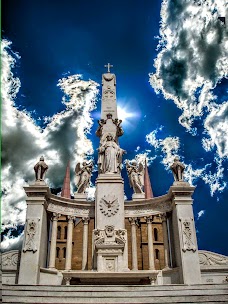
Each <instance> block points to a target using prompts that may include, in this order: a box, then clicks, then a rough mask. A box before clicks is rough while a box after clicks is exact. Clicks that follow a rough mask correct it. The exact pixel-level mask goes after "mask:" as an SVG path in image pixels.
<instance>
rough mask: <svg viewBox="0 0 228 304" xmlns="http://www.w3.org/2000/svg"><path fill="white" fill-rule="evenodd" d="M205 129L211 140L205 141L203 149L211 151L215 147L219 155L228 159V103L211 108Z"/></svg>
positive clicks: (206, 139) (205, 139)
mask: <svg viewBox="0 0 228 304" xmlns="http://www.w3.org/2000/svg"><path fill="white" fill-rule="evenodd" d="M204 127H205V129H206V131H207V134H208V135H209V136H210V138H204V139H203V147H204V149H205V150H206V151H210V150H211V149H212V148H213V147H214V146H215V145H216V147H217V151H218V155H219V156H220V157H221V158H222V157H228V102H224V103H222V104H220V105H216V104H215V105H214V106H213V107H211V112H210V114H208V116H207V118H206V120H205V123H204Z"/></svg>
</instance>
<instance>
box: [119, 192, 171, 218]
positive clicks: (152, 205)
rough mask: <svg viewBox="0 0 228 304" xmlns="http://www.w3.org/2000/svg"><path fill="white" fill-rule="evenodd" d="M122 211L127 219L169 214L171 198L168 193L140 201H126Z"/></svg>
mask: <svg viewBox="0 0 228 304" xmlns="http://www.w3.org/2000/svg"><path fill="white" fill-rule="evenodd" d="M124 209H125V217H127V218H128V217H136V216H137V217H140V216H148V215H153V214H158V213H165V212H169V211H171V210H172V196H171V194H170V193H168V194H165V195H162V196H158V197H155V198H150V199H145V200H140V201H126V202H125V206H124Z"/></svg>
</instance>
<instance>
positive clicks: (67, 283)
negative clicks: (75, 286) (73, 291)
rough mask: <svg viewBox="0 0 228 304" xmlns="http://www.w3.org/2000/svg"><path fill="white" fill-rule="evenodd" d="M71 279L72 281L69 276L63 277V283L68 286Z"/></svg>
mask: <svg viewBox="0 0 228 304" xmlns="http://www.w3.org/2000/svg"><path fill="white" fill-rule="evenodd" d="M71 279H72V277H71V276H67V277H64V281H65V283H66V285H70V281H71Z"/></svg>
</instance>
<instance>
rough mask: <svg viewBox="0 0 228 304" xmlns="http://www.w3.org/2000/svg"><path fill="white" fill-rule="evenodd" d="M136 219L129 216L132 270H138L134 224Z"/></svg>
mask: <svg viewBox="0 0 228 304" xmlns="http://www.w3.org/2000/svg"><path fill="white" fill-rule="evenodd" d="M137 221H138V219H137V218H134V217H130V218H129V222H130V223H131V255H132V270H138V256H137V235H136V224H137Z"/></svg>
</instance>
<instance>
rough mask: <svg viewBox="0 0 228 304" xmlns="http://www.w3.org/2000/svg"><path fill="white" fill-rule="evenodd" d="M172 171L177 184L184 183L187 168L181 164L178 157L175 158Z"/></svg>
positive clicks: (171, 167)
mask: <svg viewBox="0 0 228 304" xmlns="http://www.w3.org/2000/svg"><path fill="white" fill-rule="evenodd" d="M170 169H171V170H172V172H173V176H174V180H175V182H183V181H184V177H183V175H184V169H185V166H184V164H182V163H181V162H180V158H179V157H178V156H176V157H175V158H174V163H173V164H172V165H171V166H170Z"/></svg>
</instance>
